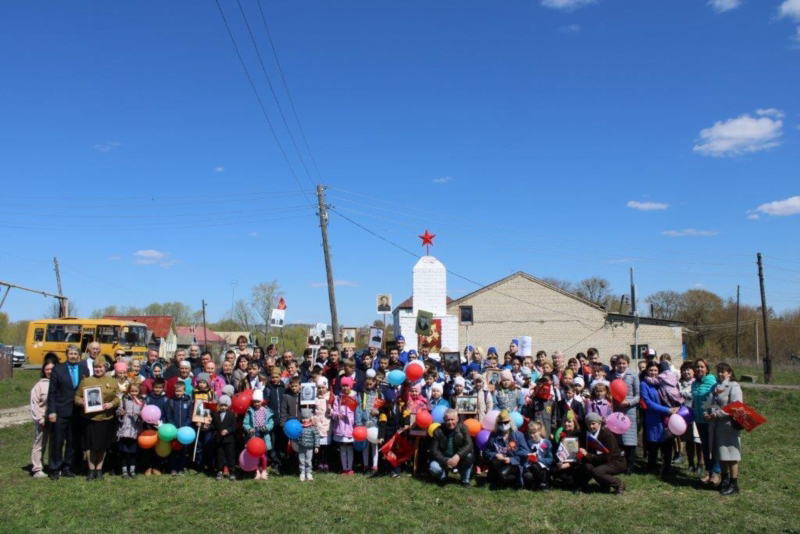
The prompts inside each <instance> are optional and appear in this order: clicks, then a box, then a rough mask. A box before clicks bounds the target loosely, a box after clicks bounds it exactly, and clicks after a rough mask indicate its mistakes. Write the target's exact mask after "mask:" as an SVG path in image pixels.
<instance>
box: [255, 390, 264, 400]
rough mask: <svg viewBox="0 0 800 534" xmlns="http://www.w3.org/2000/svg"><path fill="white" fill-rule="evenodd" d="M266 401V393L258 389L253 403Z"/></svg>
mask: <svg viewBox="0 0 800 534" xmlns="http://www.w3.org/2000/svg"><path fill="white" fill-rule="evenodd" d="M263 400H264V392H263V391H261V390H260V389H257V390H255V391H254V392H253V401H258V402H262V401H263Z"/></svg>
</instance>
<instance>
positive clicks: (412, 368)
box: [406, 360, 425, 382]
mask: <svg viewBox="0 0 800 534" xmlns="http://www.w3.org/2000/svg"><path fill="white" fill-rule="evenodd" d="M424 374H425V366H424V365H422V363H421V362H420V361H419V360H414V361H413V362H411V363H409V364H408V365H406V378H407V379H408V381H409V382H416V381H417V380H419V379H420V378H422V376H423V375H424Z"/></svg>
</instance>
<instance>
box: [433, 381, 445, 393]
mask: <svg viewBox="0 0 800 534" xmlns="http://www.w3.org/2000/svg"><path fill="white" fill-rule="evenodd" d="M434 389H437V390H439V392H440V393H443V392H444V386H442V385H441V384H440V383H439V382H434V383H433V385H432V386H431V391H433V390H434Z"/></svg>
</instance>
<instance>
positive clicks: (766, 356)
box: [756, 252, 772, 384]
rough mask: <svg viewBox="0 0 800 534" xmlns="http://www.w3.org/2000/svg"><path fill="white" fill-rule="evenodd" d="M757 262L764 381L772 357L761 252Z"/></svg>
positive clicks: (766, 379)
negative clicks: (762, 337) (762, 323)
mask: <svg viewBox="0 0 800 534" xmlns="http://www.w3.org/2000/svg"><path fill="white" fill-rule="evenodd" d="M756 258H757V263H758V285H759V286H760V287H761V317H762V318H763V319H764V383H766V384H769V383H770V381H771V380H772V359H770V355H769V324H768V323H767V294H766V293H765V291H764V268H763V266H762V265H761V253H760V252H759V253H758V254H757V256H756Z"/></svg>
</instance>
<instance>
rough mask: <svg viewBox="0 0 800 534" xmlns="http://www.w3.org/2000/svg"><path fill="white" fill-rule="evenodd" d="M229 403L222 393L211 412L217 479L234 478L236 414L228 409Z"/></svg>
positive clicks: (228, 399)
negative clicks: (214, 409)
mask: <svg viewBox="0 0 800 534" xmlns="http://www.w3.org/2000/svg"><path fill="white" fill-rule="evenodd" d="M253 395H254V396H255V393H253ZM230 405H231V398H230V397H229V396H227V395H222V396H221V397H220V398H219V400H218V401H217V411H216V412H214V413H212V414H211V429H212V430H213V432H214V441H215V442H216V445H217V480H222V479H223V477H225V476H228V478H229V479H230V480H236V463H235V462H236V449H235V443H236V441H235V434H236V416H235V415H234V413H233V412H232V411H230V410H229V409H228V408H230Z"/></svg>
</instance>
